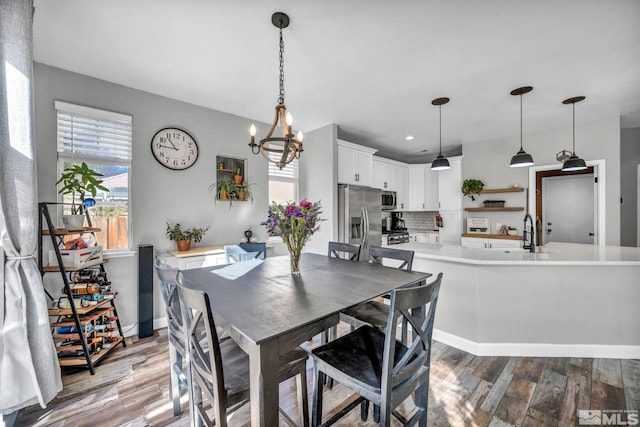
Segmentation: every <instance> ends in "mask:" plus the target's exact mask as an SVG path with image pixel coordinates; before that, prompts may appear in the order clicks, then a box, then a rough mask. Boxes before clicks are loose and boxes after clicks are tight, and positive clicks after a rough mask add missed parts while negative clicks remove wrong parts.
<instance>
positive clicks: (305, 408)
mask: <svg viewBox="0 0 640 427" xmlns="http://www.w3.org/2000/svg"><path fill="white" fill-rule="evenodd" d="M296 382H297V383H298V384H297V387H296V388H297V389H298V390H297V391H298V408H299V410H300V416H301V418H302V419H301V421H302V423H301V424H300V425H301V426H304V427H309V398H308V395H307V370H306V368H305V367H304V366H303V367H302V369H301V370H300V373H299V374H298V375H296Z"/></svg>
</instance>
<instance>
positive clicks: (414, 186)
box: [407, 165, 426, 211]
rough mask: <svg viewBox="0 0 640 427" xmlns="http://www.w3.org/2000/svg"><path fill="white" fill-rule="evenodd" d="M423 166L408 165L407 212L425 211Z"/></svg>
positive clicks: (424, 167) (424, 168)
mask: <svg viewBox="0 0 640 427" xmlns="http://www.w3.org/2000/svg"><path fill="white" fill-rule="evenodd" d="M425 170H426V166H425V165H409V197H408V208H407V210H409V211H423V210H425V205H424V195H425Z"/></svg>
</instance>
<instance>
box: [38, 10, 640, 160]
mask: <svg viewBox="0 0 640 427" xmlns="http://www.w3.org/2000/svg"><path fill="white" fill-rule="evenodd" d="M35 5H36V13H35V22H34V57H35V60H36V61H38V62H42V63H44V64H48V65H52V66H56V67H60V68H63V69H67V70H71V71H75V72H78V73H82V74H86V75H89V76H93V77H97V78H100V79H104V80H108V81H111V82H115V83H119V84H122V85H125V86H129V87H133V88H137V89H141V90H145V91H148V92H152V93H156V94H160V95H164V96H167V97H171V98H175V99H179V100H183V101H187V102H191V103H194V104H198V105H202V106H206V107H210V108H213V109H216V110H220V111H225V112H228V113H232V114H237V115H240V116H243V117H249V118H252V119H255V120H259V121H262V122H266V123H270V122H271V120H272V118H273V111H274V107H275V105H276V101H277V96H278V30H277V28H276V27H274V26H273V25H272V24H271V14H272V13H273V12H276V11H283V12H285V13H287V14H288V15H289V16H290V19H291V25H290V26H289V27H288V28H286V29H285V30H284V41H285V89H286V105H287V107H288V109H289V111H291V112H292V114H293V116H294V127H296V128H301V129H302V130H303V131H308V130H313V129H317V128H319V127H321V126H324V125H326V124H329V123H337V124H338V125H339V136H340V137H341V138H343V139H347V140H350V141H352V142H356V143H360V144H364V145H368V146H371V147H374V148H378V149H379V150H380V153H379V154H382V155H385V156H387V157H391V158H396V159H398V160H405V161H409V162H411V163H415V162H423V161H429V160H430V159H432V158H433V157H435V155H436V154H437V151H438V109H437V107H434V106H432V105H431V100H432V99H434V98H437V97H445V96H446V97H449V98H451V102H450V103H449V104H447V105H445V106H443V107H442V134H443V151H444V152H445V154H449V155H451V154H455V153H456V152H458V153H459V151H460V147H461V145H462V144H472V143H477V142H481V141H486V140H489V139H495V138H500V137H505V136H512V135H517V134H518V133H519V130H520V121H519V120H520V110H519V99H518V97H516V96H511V95H510V94H509V92H510V91H511V90H512V89H515V88H517V87H520V86H525V85H530V86H533V87H534V90H533V91H532V92H531V93H529V94H527V95H524V96H523V107H524V109H523V111H524V113H523V114H524V132H525V133H527V132H532V131H536V130H542V129H550V128H555V127H562V126H570V123H571V107H570V106H567V105H563V104H562V100H564V99H566V98H569V97H572V96H578V95H584V96H586V97H587V99H586V101H584V102H582V103H580V104H577V105H576V121H577V123H580V122H588V121H593V120H597V119H600V118H608V117H614V116H621V117H622V123H623V125H626V126H639V125H640V1H638V0H615V1H604V0H562V1H558V0H537V1H535V2H533V1H530V0H483V1H478V0H458V1H442V0H441V1H435V0H429V1H425V0H405V1H388V0H351V1H345V0H342V1H340V0H325V1H310V0H304V1H302V0H280V1H275V0H243V1H217V0H182V1H176V0H135V1H131V0H110V1H106V0H103V1H87V0H56V1H50V0H36V1H35ZM408 134H411V135H414V136H415V140H413V141H412V142H407V141H405V136H406V135H408ZM247 139H248V137H247ZM525 146H526V143H525ZM424 149H428V150H429V152H428V153H427V154H424V153H420V152H421V150H424ZM515 150H516V147H514V151H515Z"/></svg>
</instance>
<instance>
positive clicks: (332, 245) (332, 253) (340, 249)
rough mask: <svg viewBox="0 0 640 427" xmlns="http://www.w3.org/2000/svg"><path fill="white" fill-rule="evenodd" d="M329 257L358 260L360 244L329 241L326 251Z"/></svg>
mask: <svg viewBox="0 0 640 427" xmlns="http://www.w3.org/2000/svg"><path fill="white" fill-rule="evenodd" d="M327 256H328V257H329V258H332V257H333V258H341V259H348V260H349V261H358V259H359V258H360V245H356V244H355V243H342V242H329V250H328V253H327Z"/></svg>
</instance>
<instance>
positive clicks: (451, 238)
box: [440, 210, 462, 245]
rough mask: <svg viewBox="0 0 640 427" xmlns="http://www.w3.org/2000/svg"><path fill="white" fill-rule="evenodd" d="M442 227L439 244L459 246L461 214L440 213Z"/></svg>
mask: <svg viewBox="0 0 640 427" xmlns="http://www.w3.org/2000/svg"><path fill="white" fill-rule="evenodd" d="M440 216H441V217H442V225H443V226H442V227H441V228H440V244H442V245H460V239H461V238H462V212H461V211H459V210H458V211H442V210H441V211H440Z"/></svg>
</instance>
